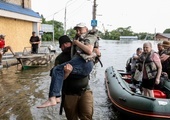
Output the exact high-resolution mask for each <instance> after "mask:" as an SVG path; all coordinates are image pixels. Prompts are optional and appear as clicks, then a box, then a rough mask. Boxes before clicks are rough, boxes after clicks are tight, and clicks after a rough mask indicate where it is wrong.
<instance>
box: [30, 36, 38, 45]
mask: <svg viewBox="0 0 170 120" xmlns="http://www.w3.org/2000/svg"><path fill="white" fill-rule="evenodd" d="M39 41H40V38H39V37H38V36H31V38H30V42H39ZM32 47H33V48H38V44H32Z"/></svg>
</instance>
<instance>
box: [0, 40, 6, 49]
mask: <svg viewBox="0 0 170 120" xmlns="http://www.w3.org/2000/svg"><path fill="white" fill-rule="evenodd" d="M4 47H5V41H4V40H0V48H4Z"/></svg>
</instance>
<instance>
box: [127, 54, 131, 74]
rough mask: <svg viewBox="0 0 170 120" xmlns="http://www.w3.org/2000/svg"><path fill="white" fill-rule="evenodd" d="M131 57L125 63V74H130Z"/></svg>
mask: <svg viewBox="0 0 170 120" xmlns="http://www.w3.org/2000/svg"><path fill="white" fill-rule="evenodd" d="M131 63H132V57H130V58H129V59H128V60H127V61H126V72H131Z"/></svg>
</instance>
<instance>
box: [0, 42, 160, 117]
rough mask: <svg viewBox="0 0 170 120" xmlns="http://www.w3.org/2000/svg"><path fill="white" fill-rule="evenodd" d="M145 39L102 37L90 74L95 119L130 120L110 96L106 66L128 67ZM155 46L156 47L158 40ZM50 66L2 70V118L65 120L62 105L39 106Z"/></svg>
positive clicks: (48, 77) (44, 98)
mask: <svg viewBox="0 0 170 120" xmlns="http://www.w3.org/2000/svg"><path fill="white" fill-rule="evenodd" d="M143 42H144V41H130V42H122V41H113V40H112V41H110V40H100V50H101V54H102V58H101V61H102V63H103V65H104V66H103V67H101V66H100V64H97V65H96V66H95V67H94V70H93V71H92V73H91V76H90V77H91V80H90V86H91V89H92V91H93V95H94V115H93V119H94V120H116V119H117V120H120V119H122V120H126V119H127V120H128V118H119V117H118V116H117V113H116V112H115V111H114V109H113V106H112V103H111V102H110V100H109V99H108V96H107V92H106V87H105V83H104V82H105V80H104V78H105V69H106V68H107V67H109V66H114V67H115V68H117V69H119V70H124V69H125V64H126V60H127V59H128V58H129V57H130V56H131V55H132V54H133V53H134V52H135V50H136V48H137V47H142V44H143ZM151 42H152V43H153V49H154V50H156V51H157V49H156V44H157V43H156V42H154V41H151ZM58 52H59V51H58ZM52 66H53V63H51V64H50V65H48V66H43V67H39V68H33V69H29V70H23V71H20V70H17V66H12V67H9V68H4V69H2V70H1V71H0V119H1V120H54V119H55V120H66V118H65V115H64V112H63V115H59V106H60V105H59V104H58V105H56V106H54V107H49V108H45V109H37V108H36V107H37V106H38V105H40V104H41V103H42V102H44V101H45V100H47V98H48V91H49V85H50V76H49V70H50V69H51V68H52Z"/></svg>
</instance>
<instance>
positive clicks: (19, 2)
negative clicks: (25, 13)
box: [3, 0, 31, 8]
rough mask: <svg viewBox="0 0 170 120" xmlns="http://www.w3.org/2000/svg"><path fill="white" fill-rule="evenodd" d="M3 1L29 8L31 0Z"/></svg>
mask: <svg viewBox="0 0 170 120" xmlns="http://www.w3.org/2000/svg"><path fill="white" fill-rule="evenodd" d="M3 1H4V2H8V3H12V4H17V5H20V6H22V5H23V6H24V8H31V0H3Z"/></svg>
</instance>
